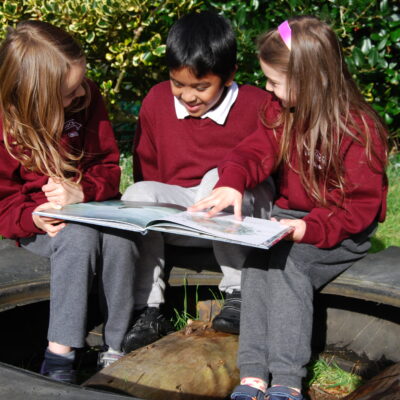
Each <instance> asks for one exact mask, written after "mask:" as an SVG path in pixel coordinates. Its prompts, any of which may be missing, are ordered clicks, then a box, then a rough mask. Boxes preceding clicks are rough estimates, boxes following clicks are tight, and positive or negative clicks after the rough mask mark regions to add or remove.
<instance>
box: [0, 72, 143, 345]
mask: <svg viewBox="0 0 400 400" xmlns="http://www.w3.org/2000/svg"><path fill="white" fill-rule="evenodd" d="M88 84H89V87H90V92H91V93H90V94H91V101H90V104H89V106H88V107H87V108H86V109H85V110H82V111H80V112H78V113H74V114H71V115H66V117H65V123H64V130H63V133H62V139H61V143H62V147H63V148H65V149H66V150H67V151H68V152H73V153H74V154H81V152H83V157H82V158H81V159H80V160H79V161H77V166H78V168H79V169H80V170H81V171H82V173H83V178H82V181H81V182H80V184H81V185H82V189H83V194H84V201H85V202H87V201H103V200H107V199H110V198H116V197H118V196H119V180H120V168H119V164H118V162H119V152H118V147H117V144H116V141H115V138H114V133H113V130H112V127H111V124H110V121H109V119H108V116H107V112H106V109H105V106H104V102H103V100H102V97H101V94H100V92H99V90H98V89H97V87H96V86H95V84H94V83H93V82H91V81H89V80H88ZM6 134H7V133H6V132H3V131H2V126H1V127H0V160H1V161H0V233H1V235H3V236H5V237H8V238H11V239H16V240H18V242H19V243H20V245H21V246H23V247H25V248H26V249H28V250H29V251H32V252H34V253H36V254H40V255H42V256H46V257H49V258H50V263H51V282H50V323H49V331H48V339H49V341H52V342H57V343H59V344H63V345H66V346H71V347H83V346H84V344H85V342H84V339H85V336H86V312H87V297H88V294H89V291H90V289H91V287H92V283H93V280H94V276H95V275H97V276H98V278H99V279H98V281H99V293H100V297H101V301H102V304H103V305H104V309H105V310H106V313H105V342H106V343H107V344H108V345H109V346H111V347H112V348H114V349H120V347H121V342H122V339H123V336H124V334H125V333H126V330H127V328H128V325H129V322H130V317H131V313H132V309H133V276H134V262H135V259H136V257H137V250H136V247H135V245H134V244H133V243H132V241H131V240H130V237H128V234H127V233H124V232H122V231H117V230H112V229H106V228H99V227H93V226H90V225H80V224H74V223H68V224H67V225H66V227H65V228H63V229H62V230H61V231H60V232H58V233H57V235H56V236H54V237H50V236H49V235H47V234H45V233H44V232H43V231H41V230H40V229H39V228H38V227H36V226H35V224H34V222H33V219H32V212H33V210H34V209H35V208H36V207H37V206H39V205H40V204H43V203H46V202H47V201H48V200H47V199H46V196H45V194H44V192H43V191H42V186H43V185H45V184H46V183H47V181H48V177H47V176H45V175H43V174H40V173H37V172H33V171H29V170H27V169H26V168H24V167H23V166H22V165H21V163H20V162H18V161H17V160H15V159H14V158H13V157H11V156H10V154H9V153H8V152H7V150H6V148H5V144H4V137H3V136H4V135H6Z"/></svg>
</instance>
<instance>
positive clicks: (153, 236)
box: [122, 181, 194, 309]
mask: <svg viewBox="0 0 400 400" xmlns="http://www.w3.org/2000/svg"><path fill="white" fill-rule="evenodd" d="M193 196H194V195H193V191H191V190H190V189H187V188H183V187H180V186H175V185H167V184H164V183H160V182H153V181H143V182H138V183H135V184H134V185H132V186H130V187H129V188H128V189H127V190H126V192H125V193H124V194H123V196H122V200H125V201H144V202H146V201H148V202H160V203H171V204H179V205H183V206H185V205H188V206H189V205H191V204H192V201H193ZM134 240H135V243H136V244H137V246H138V249H139V255H140V258H139V259H138V261H137V266H136V279H135V308H136V309H141V308H144V307H147V306H150V307H159V305H160V304H162V303H164V290H165V282H164V279H163V278H164V264H165V260H164V258H165V257H164V236H163V234H162V233H160V232H154V231H153V232H151V231H149V232H148V233H147V234H146V235H141V234H137V235H135V237H134Z"/></svg>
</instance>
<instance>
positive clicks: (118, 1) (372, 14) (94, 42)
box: [0, 0, 400, 149]
mask: <svg viewBox="0 0 400 400" xmlns="http://www.w3.org/2000/svg"><path fill="white" fill-rule="evenodd" d="M201 9H214V10H216V11H217V12H219V13H221V14H223V15H224V16H226V17H227V18H229V19H230V20H231V22H232V24H233V26H234V28H235V30H236V33H237V38H238V42H239V72H238V74H237V78H236V79H237V81H238V82H239V83H252V84H255V85H258V86H264V84H265V81H264V78H263V76H262V74H261V71H260V69H259V66H258V61H257V59H256V57H255V55H254V53H255V50H254V39H255V38H256V37H257V35H258V34H260V33H261V32H263V31H265V30H267V29H269V28H271V27H275V26H277V25H278V24H279V23H280V22H281V21H283V20H284V19H286V18H288V17H290V16H293V15H300V14H309V15H315V16H318V17H320V18H322V19H324V20H325V21H327V22H328V23H330V24H331V26H332V27H333V28H334V29H335V31H336V32H337V34H338V36H339V38H340V40H341V43H342V45H343V47H344V52H345V56H346V61H347V63H348V65H349V68H350V71H351V73H352V74H353V76H354V77H355V79H356V80H357V82H358V84H359V86H360V88H361V90H362V92H363V94H364V96H365V97H366V99H367V100H368V101H370V102H371V104H372V105H373V107H374V108H375V109H376V110H377V111H378V112H379V113H380V115H381V116H382V118H383V119H384V120H385V122H386V123H387V125H388V127H389V129H390V132H391V147H392V148H394V149H398V144H399V140H400V118H399V114H400V102H399V98H400V96H399V80H400V71H399V53H400V11H399V5H398V3H397V2H395V1H389V0H382V1H371V0H347V1H344V0H343V1H342V0H330V1H329V2H327V1H325V0H324V1H318V0H309V1H307V0H284V1H277V0H250V1H212V0H204V1H202V0H176V1H168V0H164V1H162V0H161V1H157V0H151V1H150V0H140V1H138V0H65V1H63V2H60V1H58V0H4V1H3V2H2V3H1V4H0V24H1V27H2V29H1V31H0V38H1V37H4V35H5V33H6V27H7V25H11V26H14V25H15V24H16V23H17V22H18V21H20V20H23V19H29V18H33V19H41V20H44V21H47V22H51V23H53V24H55V25H57V26H60V27H62V28H64V29H65V30H67V31H68V32H70V33H71V34H72V35H73V36H74V37H76V38H77V39H78V40H79V41H80V42H81V43H82V45H83V47H84V49H85V51H86V54H87V57H88V75H89V76H90V77H91V78H92V79H94V80H95V81H96V82H97V83H98V84H99V85H100V87H101V90H102V92H103V94H104V95H105V97H106V98H107V99H108V102H109V105H110V113H111V117H112V119H113V121H114V124H115V126H116V128H117V131H119V132H120V135H123V131H126V130H128V131H130V133H129V134H128V136H129V137H131V130H132V127H133V125H134V123H135V119H136V117H137V112H138V109H139V107H140V102H141V100H142V98H143V97H144V95H145V94H146V92H147V91H148V89H149V88H150V87H151V86H152V85H153V84H155V83H156V82H158V81H160V80H163V79H166V78H167V77H168V73H167V71H166V68H165V65H164V59H163V55H164V52H165V45H164V43H165V38H166V35H167V33H168V30H169V28H170V26H171V25H172V23H173V22H174V21H175V20H176V19H177V18H179V17H180V16H181V15H183V14H185V13H187V12H190V11H195V10H201ZM120 139H121V142H123V141H124V137H122V136H121V138H120ZM127 140H129V138H128V139H127Z"/></svg>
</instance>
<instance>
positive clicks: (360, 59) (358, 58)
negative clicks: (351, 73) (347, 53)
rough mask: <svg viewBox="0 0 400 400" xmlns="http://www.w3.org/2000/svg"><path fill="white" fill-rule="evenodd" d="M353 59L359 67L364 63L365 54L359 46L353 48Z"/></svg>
mask: <svg viewBox="0 0 400 400" xmlns="http://www.w3.org/2000/svg"><path fill="white" fill-rule="evenodd" d="M353 61H354V64H355V66H356V67H358V68H360V67H361V66H362V65H363V64H364V54H363V53H362V51H361V50H360V49H359V48H358V47H355V48H354V50H353Z"/></svg>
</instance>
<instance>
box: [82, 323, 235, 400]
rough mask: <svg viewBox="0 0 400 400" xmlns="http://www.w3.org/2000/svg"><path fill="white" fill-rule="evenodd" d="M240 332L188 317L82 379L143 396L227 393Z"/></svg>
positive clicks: (199, 398)
mask: <svg viewBox="0 0 400 400" xmlns="http://www.w3.org/2000/svg"><path fill="white" fill-rule="evenodd" d="M237 349H238V336H236V335H230V334H226V333H222V332H215V331H214V330H213V329H212V328H210V324H207V323H204V322H196V321H194V322H192V323H191V324H189V325H188V326H187V327H186V328H185V329H183V330H181V331H179V332H175V333H173V334H171V335H168V336H165V337H163V338H162V339H160V340H159V341H157V342H155V343H153V344H151V345H149V346H146V347H144V348H141V349H138V350H135V351H133V352H131V353H129V354H128V355H126V356H125V357H123V358H122V359H120V360H118V361H117V362H115V363H114V364H112V365H110V366H109V367H107V368H104V369H103V370H101V371H99V372H98V373H97V374H96V375H94V376H92V377H91V378H90V379H89V380H87V381H86V382H85V383H84V384H83V385H84V386H90V387H96V388H101V389H104V390H111V391H116V392H118V393H125V394H130V395H133V396H136V397H139V398H143V399H146V400H165V399H169V400H206V399H207V400H217V399H226V398H227V397H228V396H229V394H230V393H231V391H232V389H233V388H234V387H235V385H237V384H238V382H239V370H238V368H237V366H236V354H237Z"/></svg>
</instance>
